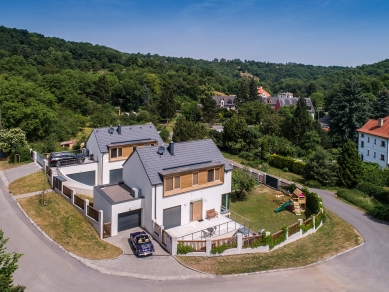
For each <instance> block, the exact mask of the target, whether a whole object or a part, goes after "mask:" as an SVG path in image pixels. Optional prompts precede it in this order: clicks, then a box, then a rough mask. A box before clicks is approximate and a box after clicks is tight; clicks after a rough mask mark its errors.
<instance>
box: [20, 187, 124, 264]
mask: <svg viewBox="0 0 389 292" xmlns="http://www.w3.org/2000/svg"><path fill="white" fill-rule="evenodd" d="M45 199H46V200H47V201H48V204H47V205H45V206H43V205H41V204H40V196H33V197H28V198H24V199H20V200H18V202H19V203H20V205H21V206H22V208H23V209H24V211H25V212H26V213H27V214H28V216H30V217H31V218H32V219H33V220H34V222H35V223H36V224H38V226H39V227H40V228H42V230H43V231H44V232H46V233H47V235H49V236H50V237H51V238H52V239H53V240H54V241H56V242H57V243H58V244H60V245H61V246H63V247H64V248H65V249H66V250H68V251H70V252H72V253H74V254H76V255H78V256H80V257H83V258H87V259H93V260H101V259H110V258H115V257H117V256H119V255H121V254H122V250H121V249H120V248H118V247H116V246H114V245H111V244H109V243H107V242H105V241H104V240H101V239H100V238H99V236H98V234H97V232H96V231H95V229H94V228H93V227H92V225H91V224H89V222H88V221H86V219H85V218H84V217H83V216H82V215H81V214H80V213H79V212H78V211H77V210H76V209H75V208H74V207H73V206H72V205H71V204H70V203H69V202H67V201H66V200H65V199H64V198H62V197H61V196H60V195H58V194H57V193H54V192H51V193H48V194H46V195H45Z"/></svg>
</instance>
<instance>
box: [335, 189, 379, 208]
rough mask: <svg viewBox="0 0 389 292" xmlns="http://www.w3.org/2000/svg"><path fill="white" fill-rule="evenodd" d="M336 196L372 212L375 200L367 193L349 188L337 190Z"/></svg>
mask: <svg viewBox="0 0 389 292" xmlns="http://www.w3.org/2000/svg"><path fill="white" fill-rule="evenodd" d="M337 195H338V197H340V198H342V199H344V200H346V201H348V202H350V203H352V204H354V205H355V206H358V207H359V208H362V209H363V210H365V211H366V212H368V213H371V214H373V213H374V212H373V209H374V207H375V205H376V204H375V202H374V201H373V200H372V199H371V198H369V196H368V195H366V194H364V193H363V192H361V191H358V190H349V189H340V190H338V192H337Z"/></svg>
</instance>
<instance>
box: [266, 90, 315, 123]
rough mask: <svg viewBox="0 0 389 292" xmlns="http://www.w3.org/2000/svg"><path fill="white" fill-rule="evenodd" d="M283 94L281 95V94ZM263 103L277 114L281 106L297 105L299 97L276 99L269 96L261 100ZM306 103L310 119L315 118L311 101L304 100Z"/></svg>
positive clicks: (308, 99) (276, 97)
mask: <svg viewBox="0 0 389 292" xmlns="http://www.w3.org/2000/svg"><path fill="white" fill-rule="evenodd" d="M281 94H283V93H281ZM262 100H263V102H264V103H266V104H269V105H270V106H271V107H272V108H273V109H274V111H275V112H277V111H278V110H279V109H280V108H281V107H283V106H291V105H293V104H294V105H297V102H298V100H299V97H278V96H270V97H266V98H262ZM305 101H306V103H307V110H308V111H309V113H310V115H311V116H312V118H315V108H314V107H313V103H312V100H311V99H310V98H305Z"/></svg>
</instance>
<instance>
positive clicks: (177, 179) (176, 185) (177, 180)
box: [174, 176, 180, 190]
mask: <svg viewBox="0 0 389 292" xmlns="http://www.w3.org/2000/svg"><path fill="white" fill-rule="evenodd" d="M179 188H180V176H175V177H174V189H175V190H176V189H179Z"/></svg>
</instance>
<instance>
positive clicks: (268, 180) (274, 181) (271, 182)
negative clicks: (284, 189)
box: [265, 174, 278, 189]
mask: <svg viewBox="0 0 389 292" xmlns="http://www.w3.org/2000/svg"><path fill="white" fill-rule="evenodd" d="M265 184H266V185H267V186H270V187H272V188H274V189H277V188H278V178H276V177H273V176H271V175H268V174H266V177H265Z"/></svg>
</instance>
